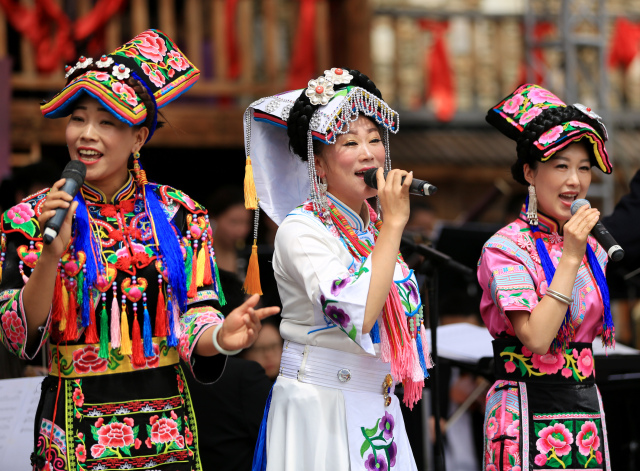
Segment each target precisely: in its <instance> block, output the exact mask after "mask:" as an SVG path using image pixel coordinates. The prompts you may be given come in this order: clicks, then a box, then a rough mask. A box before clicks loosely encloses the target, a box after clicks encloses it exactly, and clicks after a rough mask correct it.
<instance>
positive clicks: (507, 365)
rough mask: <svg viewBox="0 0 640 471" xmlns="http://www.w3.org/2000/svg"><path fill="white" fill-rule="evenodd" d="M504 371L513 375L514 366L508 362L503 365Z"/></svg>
mask: <svg viewBox="0 0 640 471" xmlns="http://www.w3.org/2000/svg"><path fill="white" fill-rule="evenodd" d="M504 369H505V370H507V373H513V372H514V371H515V370H516V364H515V363H514V362H512V361H508V362H506V363H505V364H504Z"/></svg>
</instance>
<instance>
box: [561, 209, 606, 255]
mask: <svg viewBox="0 0 640 471" xmlns="http://www.w3.org/2000/svg"><path fill="white" fill-rule="evenodd" d="M599 218H600V211H598V210H597V209H596V208H590V207H588V206H586V205H585V206H581V207H580V208H578V210H577V211H576V213H575V214H574V215H573V216H571V219H569V220H568V221H567V222H566V223H565V225H564V228H563V235H564V248H563V251H562V258H565V257H567V259H569V260H570V261H572V262H574V263H578V264H580V262H581V261H582V259H583V258H584V254H585V251H586V250H587V236H588V235H589V233H590V232H591V229H593V226H595V225H596V223H597V222H598V219H599Z"/></svg>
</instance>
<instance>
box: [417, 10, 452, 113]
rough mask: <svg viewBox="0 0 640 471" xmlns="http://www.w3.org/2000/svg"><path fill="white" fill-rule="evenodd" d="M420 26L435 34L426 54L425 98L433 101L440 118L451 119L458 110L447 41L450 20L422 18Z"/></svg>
mask: <svg viewBox="0 0 640 471" xmlns="http://www.w3.org/2000/svg"><path fill="white" fill-rule="evenodd" d="M420 26H421V28H422V29H423V30H426V31H429V32H430V33H431V34H432V35H433V46H431V50H429V51H427V53H426V55H425V63H424V77H425V99H426V100H427V101H429V100H431V101H432V102H433V104H434V108H435V113H436V117H437V118H438V120H440V121H451V119H452V118H453V115H454V114H455V112H456V100H455V93H454V88H455V86H454V82H453V72H452V70H451V63H450V60H449V53H448V52H447V47H446V42H445V34H446V32H447V30H448V29H449V22H448V21H434V20H420Z"/></svg>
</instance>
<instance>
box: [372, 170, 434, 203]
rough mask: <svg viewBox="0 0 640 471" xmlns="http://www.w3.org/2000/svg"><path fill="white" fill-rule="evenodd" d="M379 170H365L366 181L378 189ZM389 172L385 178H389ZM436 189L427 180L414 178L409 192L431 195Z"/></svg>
mask: <svg viewBox="0 0 640 471" xmlns="http://www.w3.org/2000/svg"><path fill="white" fill-rule="evenodd" d="M377 171H378V169H377V168H370V169H369V170H365V172H364V182H365V183H366V184H367V185H368V186H370V187H371V188H375V189H376V190H377V189H378V180H377V179H376V172H377ZM387 173H389V172H386V171H385V172H384V179H385V180H386V179H387ZM404 179H405V177H402V183H404ZM436 191H438V189H437V188H436V187H435V186H433V185H432V184H431V183H429V182H425V181H424V180H418V179H417V178H414V179H413V181H412V182H411V186H410V187H409V193H410V194H412V195H418V196H431V195H433V194H434V193H435V192H436Z"/></svg>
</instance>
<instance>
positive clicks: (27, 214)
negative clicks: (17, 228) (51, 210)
mask: <svg viewBox="0 0 640 471" xmlns="http://www.w3.org/2000/svg"><path fill="white" fill-rule="evenodd" d="M35 214H36V213H34V212H33V209H31V205H30V204H27V203H18V204H16V205H15V206H14V207H12V208H9V210H8V211H7V216H8V217H9V219H11V222H12V223H14V224H24V223H25V222H27V221H29V220H30V219H31V218H32V217H33V216H34V215H35Z"/></svg>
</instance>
